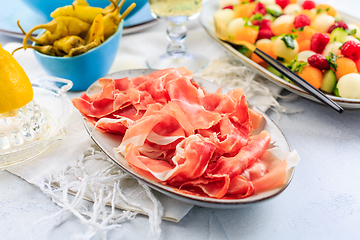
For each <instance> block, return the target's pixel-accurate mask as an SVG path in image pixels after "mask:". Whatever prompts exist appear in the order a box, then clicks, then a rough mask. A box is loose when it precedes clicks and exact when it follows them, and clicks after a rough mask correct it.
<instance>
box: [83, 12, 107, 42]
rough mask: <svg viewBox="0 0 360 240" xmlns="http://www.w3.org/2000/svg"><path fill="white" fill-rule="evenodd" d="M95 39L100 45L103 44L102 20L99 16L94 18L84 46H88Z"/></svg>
mask: <svg viewBox="0 0 360 240" xmlns="http://www.w3.org/2000/svg"><path fill="white" fill-rule="evenodd" d="M95 39H96V40H98V42H100V43H103V42H104V20H103V16H102V15H101V14H98V15H97V16H96V17H95V19H94V22H93V24H92V25H91V27H90V30H89V31H88V33H87V34H86V37H85V42H86V44H89V43H91V42H93V41H94V40H95Z"/></svg>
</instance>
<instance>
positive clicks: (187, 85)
mask: <svg viewBox="0 0 360 240" xmlns="http://www.w3.org/2000/svg"><path fill="white" fill-rule="evenodd" d="M192 77H193V76H192V72H191V71H189V70H187V69H186V68H178V69H175V68H169V69H163V70H159V71H155V72H153V73H151V74H148V75H145V76H138V77H136V78H133V79H129V78H121V79H111V78H102V79H99V84H100V86H101V87H102V90H101V92H100V93H99V94H95V95H92V96H89V95H87V94H85V93H83V94H82V95H81V97H80V98H74V99H73V100H72V102H73V104H74V106H75V107H76V108H77V109H78V110H79V111H80V112H81V113H82V114H83V116H84V117H85V118H87V119H88V121H91V122H93V123H94V124H95V127H96V128H97V129H99V130H100V131H103V132H111V133H115V134H119V135H121V136H122V140H121V143H119V146H118V147H117V148H116V149H115V150H116V151H117V152H119V153H120V154H122V155H123V156H124V157H125V159H126V161H127V162H128V163H129V165H130V166H131V167H132V168H133V169H134V170H135V171H136V172H137V173H138V174H141V175H142V176H144V177H145V178H148V179H151V180H153V181H156V182H160V183H161V184H166V185H169V186H172V187H174V188H175V189H176V190H177V191H180V192H183V193H186V194H192V195H198V196H205V197H210V198H230V199H234V198H236V199H239V198H246V197H249V196H251V195H253V194H256V193H258V192H261V191H266V190H269V189H272V188H275V187H279V186H282V185H283V184H284V183H285V182H286V179H287V168H288V163H287V161H286V160H284V161H281V160H279V159H278V158H276V157H275V156H274V155H272V154H271V153H270V151H268V148H269V143H270V140H271V136H270V134H269V133H268V132H267V131H261V132H260V133H259V134H257V135H253V134H252V133H253V132H252V130H254V129H256V128H259V126H261V123H262V115H261V114H260V113H258V112H256V111H254V110H252V109H249V108H248V104H247V101H246V97H245V95H244V92H243V91H242V89H234V90H231V91H229V92H228V93H227V94H225V95H224V94H222V89H221V87H220V88H219V89H218V90H217V91H216V92H214V93H209V92H207V91H206V90H205V89H203V88H201V87H200V86H199V85H198V84H197V83H196V82H193V81H192Z"/></svg>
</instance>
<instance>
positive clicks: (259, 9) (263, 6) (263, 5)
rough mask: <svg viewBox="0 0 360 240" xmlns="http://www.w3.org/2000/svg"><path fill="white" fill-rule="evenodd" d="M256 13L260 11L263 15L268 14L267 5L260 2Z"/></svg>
mask: <svg viewBox="0 0 360 240" xmlns="http://www.w3.org/2000/svg"><path fill="white" fill-rule="evenodd" d="M256 13H260V14H261V15H265V14H266V7H265V4H263V3H258V4H257V5H256V7H255V10H254V12H253V14H256Z"/></svg>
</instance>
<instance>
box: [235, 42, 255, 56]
mask: <svg viewBox="0 0 360 240" xmlns="http://www.w3.org/2000/svg"><path fill="white" fill-rule="evenodd" d="M237 50H238V51H239V52H240V53H241V54H243V55H245V56H246V57H248V58H251V55H252V51H250V49H248V48H247V47H245V46H243V45H241V46H240V47H239V48H238V49H237Z"/></svg>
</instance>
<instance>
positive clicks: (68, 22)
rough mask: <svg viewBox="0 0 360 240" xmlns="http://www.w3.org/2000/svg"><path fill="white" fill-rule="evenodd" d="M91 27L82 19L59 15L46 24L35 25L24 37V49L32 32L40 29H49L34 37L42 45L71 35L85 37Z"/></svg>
mask: <svg viewBox="0 0 360 240" xmlns="http://www.w3.org/2000/svg"><path fill="white" fill-rule="evenodd" d="M89 28H90V24H88V23H86V22H84V21H82V20H80V19H77V18H74V17H65V16H62V17H57V18H54V19H53V20H51V21H50V22H48V23H46V24H40V25H38V26H35V27H33V28H32V29H31V30H30V31H29V32H28V33H27V34H26V35H25V37H24V40H23V45H24V49H26V43H27V41H28V39H29V38H30V36H31V34H32V33H33V32H34V31H36V30H38V29H46V30H47V31H46V32H45V33H44V34H42V35H41V36H40V37H39V38H37V39H34V40H36V41H35V42H36V43H37V44H40V45H51V44H53V42H54V41H56V40H58V39H60V38H63V37H66V36H70V35H77V36H80V37H84V36H85V35H86V33H87V31H88V30H89Z"/></svg>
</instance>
